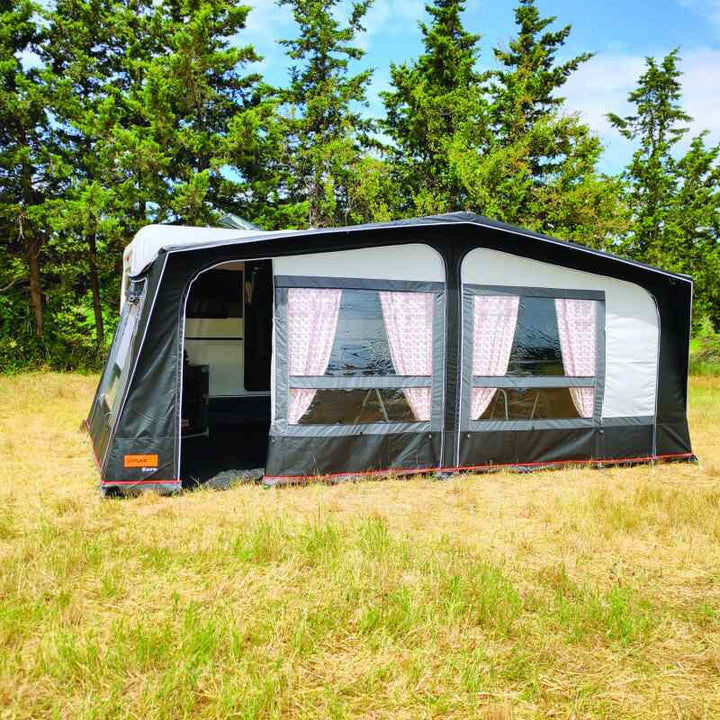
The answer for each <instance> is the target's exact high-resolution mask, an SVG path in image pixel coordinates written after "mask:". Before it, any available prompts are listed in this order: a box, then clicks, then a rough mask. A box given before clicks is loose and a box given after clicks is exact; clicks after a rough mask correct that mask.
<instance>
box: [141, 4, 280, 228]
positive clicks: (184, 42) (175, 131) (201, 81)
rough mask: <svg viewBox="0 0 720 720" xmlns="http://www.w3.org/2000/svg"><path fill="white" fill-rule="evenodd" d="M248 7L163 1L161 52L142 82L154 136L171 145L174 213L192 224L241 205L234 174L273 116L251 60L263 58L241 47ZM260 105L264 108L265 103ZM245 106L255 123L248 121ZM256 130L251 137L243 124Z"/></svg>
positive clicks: (168, 152)
mask: <svg viewBox="0 0 720 720" xmlns="http://www.w3.org/2000/svg"><path fill="white" fill-rule="evenodd" d="M249 11H250V8H249V7H248V6H246V5H238V4H236V3H234V2H231V0H164V1H163V2H162V3H160V4H159V5H158V6H157V10H156V17H157V29H156V38H157V40H158V44H159V47H158V50H157V55H156V56H155V57H153V59H152V62H151V63H150V64H149V66H148V69H147V81H146V84H145V87H144V88H143V97H142V100H143V101H144V107H145V112H146V117H147V118H148V122H149V124H150V126H151V134H152V137H153V138H154V139H155V140H156V142H157V143H158V144H159V146H160V147H162V148H164V149H165V155H166V158H167V171H166V172H167V183H168V190H169V191H170V192H169V208H168V210H169V212H170V213H171V215H172V216H173V217H176V218H179V219H181V220H182V221H183V222H186V223H189V224H204V223H208V222H211V221H212V219H213V218H214V217H215V210H219V209H223V210H226V211H237V210H238V208H237V207H236V206H235V204H236V195H237V193H238V191H239V190H240V189H241V188H242V185H243V180H247V178H242V177H239V176H238V174H237V173H236V172H231V165H232V164H233V161H234V160H236V161H237V160H239V159H240V157H241V155H242V154H243V153H247V152H248V147H247V146H250V147H251V148H257V145H258V135H259V134H260V131H261V128H257V127H254V126H253V123H255V122H257V121H262V119H263V118H265V119H266V120H267V118H269V117H271V115H269V114H268V108H267V107H266V106H264V105H263V103H265V101H266V99H267V97H266V96H267V94H268V93H267V90H266V89H265V88H264V86H263V85H262V83H261V77H260V75H259V74H258V73H256V72H246V71H245V68H246V66H247V65H248V64H250V63H254V62H257V61H259V60H260V59H261V58H260V56H259V55H258V54H257V53H256V52H255V49H254V48H253V47H252V46H251V45H244V46H242V45H238V44H236V42H235V41H236V38H237V36H238V34H239V33H241V31H242V30H243V28H244V27H245V23H246V20H247V15H248V12H249ZM260 106H262V107H260ZM247 112H250V113H252V114H253V118H252V121H251V122H250V123H248V122H243V120H247V118H243V115H244V114H245V113H247ZM248 128H250V129H251V130H252V132H251V133H250V134H249V135H246V134H244V133H242V132H239V130H240V129H242V130H243V131H246V130H247V129H248Z"/></svg>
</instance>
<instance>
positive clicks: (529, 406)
mask: <svg viewBox="0 0 720 720" xmlns="http://www.w3.org/2000/svg"><path fill="white" fill-rule="evenodd" d="M578 389H580V388H523V389H515V388H475V391H476V392H477V391H483V392H486V393H487V394H488V395H489V394H492V396H491V398H490V400H489V402H488V403H487V407H486V408H485V410H484V412H483V413H482V415H480V418H479V419H480V420H547V419H564V418H579V417H581V416H580V414H579V413H578V409H577V407H576V405H575V402H574V400H573V397H572V394H571V392H572V391H573V390H578ZM581 389H582V390H583V391H586V392H587V393H589V396H590V406H591V407H592V401H593V400H594V390H593V389H592V388H581Z"/></svg>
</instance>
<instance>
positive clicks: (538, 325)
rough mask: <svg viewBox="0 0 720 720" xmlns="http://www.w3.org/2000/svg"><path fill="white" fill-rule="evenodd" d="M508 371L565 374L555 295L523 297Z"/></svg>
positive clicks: (512, 373)
mask: <svg viewBox="0 0 720 720" xmlns="http://www.w3.org/2000/svg"><path fill="white" fill-rule="evenodd" d="M507 375H514V376H517V375H565V369H564V368H563V360H562V353H561V351H560V337H559V335H558V324H557V314H556V312H555V301H554V299H553V298H546V297H521V298H520V305H519V309H518V316H517V325H516V327H515V337H514V338H513V344H512V349H511V351H510V361H509V362H508V369H507Z"/></svg>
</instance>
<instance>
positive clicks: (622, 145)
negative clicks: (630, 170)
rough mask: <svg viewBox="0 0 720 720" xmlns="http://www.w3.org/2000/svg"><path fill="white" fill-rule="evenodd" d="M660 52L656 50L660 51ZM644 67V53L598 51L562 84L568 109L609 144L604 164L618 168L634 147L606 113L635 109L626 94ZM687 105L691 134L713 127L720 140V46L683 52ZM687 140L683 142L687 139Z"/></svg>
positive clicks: (714, 139)
mask: <svg viewBox="0 0 720 720" xmlns="http://www.w3.org/2000/svg"><path fill="white" fill-rule="evenodd" d="M661 55H662V53H657V56H658V57H660V56H661ZM644 69H645V58H644V57H642V56H638V55H631V54H623V53H600V54H598V55H596V56H595V57H593V58H592V59H591V60H589V61H588V62H587V63H585V64H584V65H583V66H581V67H580V69H579V70H578V71H577V72H576V73H575V74H574V75H573V76H572V77H571V78H570V79H569V80H568V82H567V84H566V85H565V88H564V93H563V94H564V95H565V97H566V98H567V103H566V109H567V110H569V111H570V112H577V113H579V114H580V116H581V117H582V118H583V119H584V120H585V121H586V122H587V123H588V124H589V125H590V127H591V128H592V129H593V130H595V132H597V133H598V134H599V135H600V137H601V138H602V140H603V142H604V144H605V146H606V157H605V159H604V166H605V169H607V170H609V171H614V170H617V169H618V168H619V167H620V166H622V165H623V164H624V163H625V162H626V161H627V160H628V158H629V157H630V154H631V153H632V147H631V146H630V145H629V143H628V142H627V141H626V140H624V139H623V138H622V137H621V136H620V134H619V133H618V132H617V131H616V130H615V129H614V128H612V127H611V125H610V123H609V122H608V120H607V117H606V114H607V113H609V112H613V113H616V114H617V115H620V116H623V115H628V114H630V113H632V111H633V108H632V106H631V105H630V104H629V103H628V101H627V96H628V94H629V93H630V92H631V91H632V90H633V89H634V88H635V86H636V85H637V81H638V78H639V77H640V75H641V74H642V73H643V71H644ZM680 69H681V70H682V72H683V75H682V78H681V82H682V86H683V100H682V102H683V106H684V108H685V110H686V112H687V113H688V114H690V115H691V116H692V117H693V122H692V123H691V124H690V133H689V134H690V135H691V136H692V135H696V134H698V133H699V132H701V131H702V130H709V131H710V137H709V141H710V142H714V143H717V142H720V110H719V109H720V50H714V49H711V48H696V49H694V50H690V51H687V52H684V53H682V55H681V63H680ZM686 144H687V141H686V142H685V145H686Z"/></svg>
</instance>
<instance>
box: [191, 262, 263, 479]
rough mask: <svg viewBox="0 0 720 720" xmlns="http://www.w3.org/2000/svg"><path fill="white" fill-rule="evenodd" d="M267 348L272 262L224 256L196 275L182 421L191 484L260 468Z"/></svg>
mask: <svg viewBox="0 0 720 720" xmlns="http://www.w3.org/2000/svg"><path fill="white" fill-rule="evenodd" d="M271 351H272V264H271V261H270V260H256V261H248V262H230V263H224V264H222V265H219V266H217V267H215V268H212V269H210V270H207V271H205V272H203V273H201V274H200V275H198V277H197V278H196V279H195V281H194V282H193V283H192V285H191V287H190V291H189V293H188V297H187V304H186V307H185V334H184V352H183V398H182V418H181V425H182V467H183V475H184V477H185V478H186V479H187V482H188V484H191V485H192V484H197V483H200V482H203V481H205V480H207V479H208V478H210V477H213V476H214V475H217V474H218V473H219V472H222V471H226V470H233V471H237V470H250V469H254V468H262V467H263V465H264V463H265V456H266V454H267V443H268V431H269V428H270V361H271Z"/></svg>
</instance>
